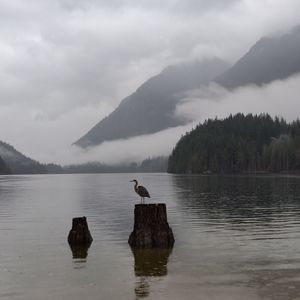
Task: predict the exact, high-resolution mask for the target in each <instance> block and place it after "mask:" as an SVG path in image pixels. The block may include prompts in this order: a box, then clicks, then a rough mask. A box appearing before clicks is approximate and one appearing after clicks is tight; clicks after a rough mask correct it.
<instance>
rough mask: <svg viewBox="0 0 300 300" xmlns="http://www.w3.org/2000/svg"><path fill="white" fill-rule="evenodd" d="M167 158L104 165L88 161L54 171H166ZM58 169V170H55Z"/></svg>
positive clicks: (66, 172)
mask: <svg viewBox="0 0 300 300" xmlns="http://www.w3.org/2000/svg"><path fill="white" fill-rule="evenodd" d="M167 164H168V158H167V157H165V156H160V157H154V158H148V159H145V160H143V161H142V162H141V163H135V162H132V163H131V164H119V165H105V164H102V163H97V162H90V163H85V164H81V165H68V166H64V167H63V168H62V169H61V172H56V173H65V174H73V173H162V172H163V173H165V172H167ZM57 171H58V170H57Z"/></svg>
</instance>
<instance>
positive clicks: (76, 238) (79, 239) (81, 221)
mask: <svg viewBox="0 0 300 300" xmlns="http://www.w3.org/2000/svg"><path fill="white" fill-rule="evenodd" d="M92 241H93V238H92V236H91V233H90V231H89V227H88V224H87V221H86V217H81V218H73V220H72V229H71V230H70V232H69V236H68V242H69V244H70V246H71V247H72V246H73V247H74V246H87V248H88V247H89V246H90V245H91V243H92Z"/></svg>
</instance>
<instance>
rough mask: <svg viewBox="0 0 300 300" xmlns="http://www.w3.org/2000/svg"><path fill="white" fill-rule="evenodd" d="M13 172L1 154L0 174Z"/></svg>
mask: <svg viewBox="0 0 300 300" xmlns="http://www.w3.org/2000/svg"><path fill="white" fill-rule="evenodd" d="M7 174H11V171H10V169H9V167H8V166H7V165H6V163H5V162H4V160H3V159H2V157H1V156H0V175H7Z"/></svg>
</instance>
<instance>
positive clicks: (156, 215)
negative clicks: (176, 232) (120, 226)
mask: <svg viewBox="0 0 300 300" xmlns="http://www.w3.org/2000/svg"><path fill="white" fill-rule="evenodd" d="M174 241H175V240H174V236H173V232H172V229H171V227H170V226H169V224H168V220H167V210H166V204H164V203H159V204H136V205H135V209H134V227H133V232H132V233H131V234H130V236H129V240H128V243H129V244H130V246H131V247H133V248H172V247H173V245H174Z"/></svg>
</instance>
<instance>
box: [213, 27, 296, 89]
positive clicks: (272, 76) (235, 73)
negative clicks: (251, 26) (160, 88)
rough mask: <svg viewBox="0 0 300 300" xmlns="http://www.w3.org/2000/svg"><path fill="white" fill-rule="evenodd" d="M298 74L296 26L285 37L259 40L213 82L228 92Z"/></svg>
mask: <svg viewBox="0 0 300 300" xmlns="http://www.w3.org/2000/svg"><path fill="white" fill-rule="evenodd" d="M299 72H300V26H298V27H296V28H294V29H293V30H291V31H290V32H289V33H286V34H283V35H281V36H276V37H264V38H262V39H260V40H259V41H258V42H257V43H256V44H255V45H254V46H253V47H252V48H251V49H250V51H249V52H248V53H247V54H245V55H244V56H243V57H242V58H241V59H240V60H239V61H238V62H237V63H236V64H234V65H233V66H232V67H231V68H230V69H229V70H227V71H226V72H225V73H223V74H222V75H220V76H218V77H217V78H216V79H215V81H216V82H217V83H218V84H220V85H222V86H224V87H226V88H229V89H234V88H237V87H240V86H245V85H249V84H256V85H262V84H266V83H270V82H271V81H274V80H277V79H285V78H288V77H289V76H291V75H294V74H296V73H299Z"/></svg>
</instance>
